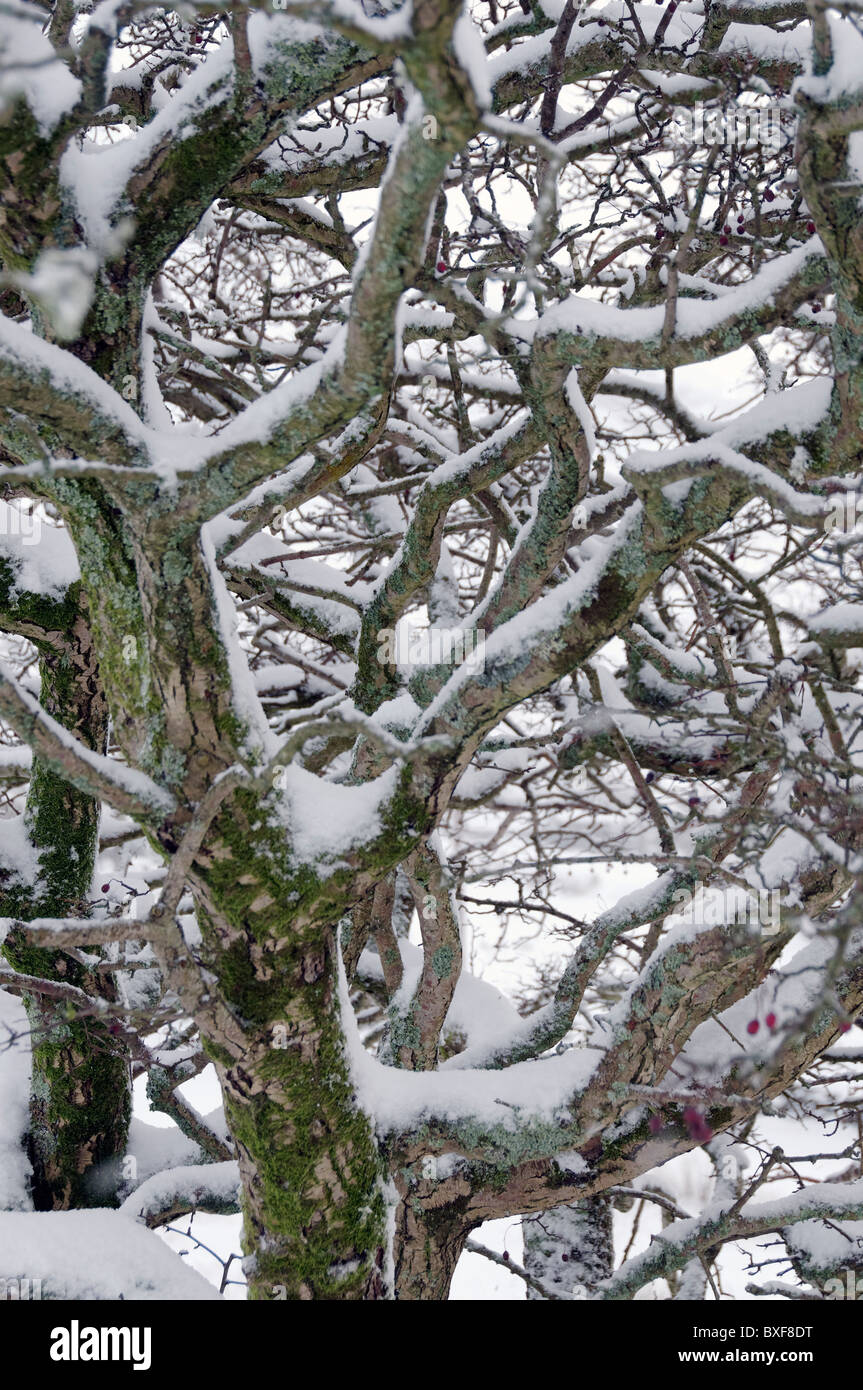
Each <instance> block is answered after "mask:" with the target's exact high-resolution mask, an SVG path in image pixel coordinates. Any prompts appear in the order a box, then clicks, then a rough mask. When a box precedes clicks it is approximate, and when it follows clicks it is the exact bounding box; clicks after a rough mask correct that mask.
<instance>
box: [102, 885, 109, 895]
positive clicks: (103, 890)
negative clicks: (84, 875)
mask: <svg viewBox="0 0 863 1390" xmlns="http://www.w3.org/2000/svg"><path fill="white" fill-rule="evenodd" d="M110 889H111V885H110V883H103V884H102V892H103V893H108V892H110Z"/></svg>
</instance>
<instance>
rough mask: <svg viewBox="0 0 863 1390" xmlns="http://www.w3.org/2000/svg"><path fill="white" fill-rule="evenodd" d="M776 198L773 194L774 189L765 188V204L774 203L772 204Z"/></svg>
mask: <svg viewBox="0 0 863 1390" xmlns="http://www.w3.org/2000/svg"><path fill="white" fill-rule="evenodd" d="M775 198H776V194H775V193H774V192H773V189H772V188H765V190H764V201H765V203H772V202H773V201H774V200H775Z"/></svg>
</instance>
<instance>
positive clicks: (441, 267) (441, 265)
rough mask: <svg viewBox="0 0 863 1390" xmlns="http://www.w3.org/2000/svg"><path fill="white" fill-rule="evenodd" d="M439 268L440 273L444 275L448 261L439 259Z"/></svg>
mask: <svg viewBox="0 0 863 1390" xmlns="http://www.w3.org/2000/svg"><path fill="white" fill-rule="evenodd" d="M437 268H438V273H439V274H440V275H443V273H444V271H445V270H446V261H438V263H437Z"/></svg>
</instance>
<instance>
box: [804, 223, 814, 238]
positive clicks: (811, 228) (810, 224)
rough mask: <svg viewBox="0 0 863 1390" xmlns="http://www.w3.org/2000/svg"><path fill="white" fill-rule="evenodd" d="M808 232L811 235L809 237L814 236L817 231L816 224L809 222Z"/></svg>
mask: <svg viewBox="0 0 863 1390" xmlns="http://www.w3.org/2000/svg"><path fill="white" fill-rule="evenodd" d="M806 230H807V232H808V233H809V235H810V236H812V235H813V233H814V231H815V223H814V222H807V223H806Z"/></svg>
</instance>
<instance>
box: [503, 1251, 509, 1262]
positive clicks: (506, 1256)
mask: <svg viewBox="0 0 863 1390" xmlns="http://www.w3.org/2000/svg"><path fill="white" fill-rule="evenodd" d="M503 1258H504V1259H505V1260H508V1259H509V1251H508V1250H504V1252H503Z"/></svg>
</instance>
